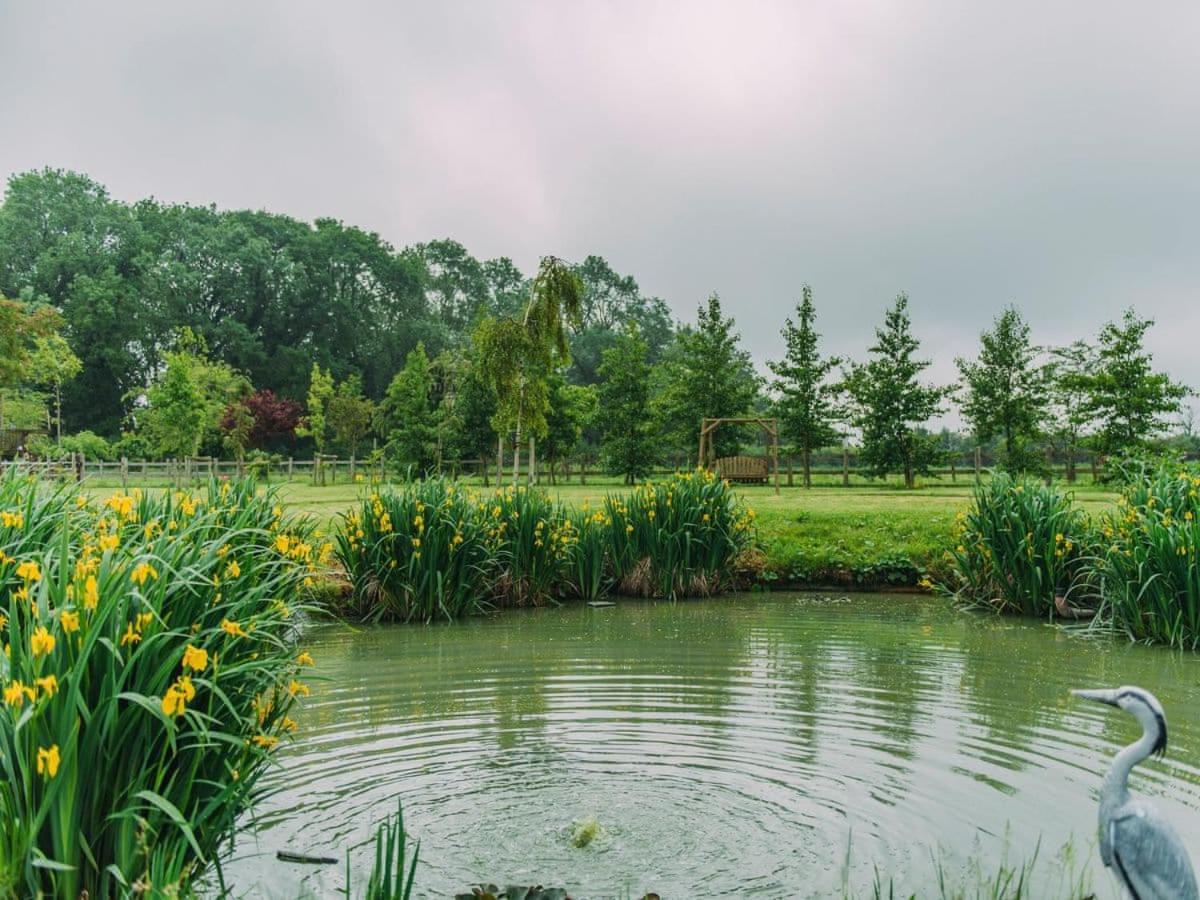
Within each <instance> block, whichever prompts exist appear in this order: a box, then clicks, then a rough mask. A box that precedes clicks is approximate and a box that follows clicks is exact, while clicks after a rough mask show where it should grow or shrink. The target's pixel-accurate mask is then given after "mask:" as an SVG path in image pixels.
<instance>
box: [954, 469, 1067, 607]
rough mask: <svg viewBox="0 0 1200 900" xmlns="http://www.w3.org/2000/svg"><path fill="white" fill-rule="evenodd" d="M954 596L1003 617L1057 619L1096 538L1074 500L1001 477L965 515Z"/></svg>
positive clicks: (958, 533)
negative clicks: (1058, 609) (1057, 603)
mask: <svg viewBox="0 0 1200 900" xmlns="http://www.w3.org/2000/svg"><path fill="white" fill-rule="evenodd" d="M956 538H957V541H958V543H957V545H956V546H955V548H954V550H952V551H950V556H951V559H952V566H953V571H954V583H953V589H954V590H955V592H956V593H957V594H958V595H959V596H960V597H962V598H964V599H966V600H970V601H972V602H974V603H977V604H981V605H987V606H990V607H991V608H994V609H996V610H998V611H1001V612H1017V613H1023V614H1025V615H1034V616H1053V615H1054V614H1055V611H1056V607H1055V598H1056V597H1058V596H1062V597H1065V596H1066V595H1067V593H1068V590H1069V588H1070V585H1071V580H1072V576H1073V574H1074V572H1075V571H1077V570H1078V568H1079V565H1078V564H1079V562H1080V559H1081V556H1082V554H1083V550H1084V548H1086V547H1087V546H1088V543H1089V541H1090V536H1089V534H1088V525H1087V522H1086V520H1085V517H1084V515H1083V513H1082V512H1080V511H1079V510H1078V509H1077V508H1076V507H1074V506H1073V505H1072V502H1071V498H1070V497H1068V496H1066V495H1064V494H1062V493H1060V492H1059V491H1058V490H1057V489H1055V488H1053V487H1049V486H1046V485H1044V484H1042V483H1041V482H1037V481H1033V480H1030V479H1019V478H1016V479H1014V478H1011V477H1009V476H1007V475H995V476H993V477H992V479H991V480H990V481H988V482H986V483H983V484H980V485H979V486H978V487H977V488H976V490H975V496H974V499H973V501H972V503H971V506H970V508H969V509H968V510H967V511H966V512H964V513H961V514H960V516H959V521H958V527H957V529H956Z"/></svg>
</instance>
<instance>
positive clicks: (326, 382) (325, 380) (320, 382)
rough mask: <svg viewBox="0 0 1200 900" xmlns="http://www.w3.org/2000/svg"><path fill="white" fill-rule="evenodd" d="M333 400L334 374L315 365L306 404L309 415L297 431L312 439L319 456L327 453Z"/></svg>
mask: <svg viewBox="0 0 1200 900" xmlns="http://www.w3.org/2000/svg"><path fill="white" fill-rule="evenodd" d="M332 399H333V374H332V373H331V372H329V371H328V370H323V369H322V368H321V366H320V365H319V364H318V363H313V367H312V375H311V376H310V378H309V383H308V397H307V398H306V403H305V407H306V409H307V410H308V415H307V416H305V417H304V420H303V422H302V423H301V424H300V427H298V428H297V429H296V434H298V435H300V436H301V437H310V438H312V441H313V446H314V447H316V448H317V453H318V454H321V453H324V452H325V444H326V442H327V441H328V440H329V401H330V400H332Z"/></svg>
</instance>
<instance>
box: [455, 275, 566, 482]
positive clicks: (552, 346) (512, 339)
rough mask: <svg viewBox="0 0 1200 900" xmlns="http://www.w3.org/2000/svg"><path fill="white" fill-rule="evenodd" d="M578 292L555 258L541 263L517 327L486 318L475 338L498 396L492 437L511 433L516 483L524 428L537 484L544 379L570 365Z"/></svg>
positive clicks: (511, 321)
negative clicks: (570, 336)
mask: <svg viewBox="0 0 1200 900" xmlns="http://www.w3.org/2000/svg"><path fill="white" fill-rule="evenodd" d="M582 292H583V288H582V285H581V284H580V282H579V278H578V276H576V274H575V273H574V272H573V271H572V270H571V267H570V266H568V265H567V264H566V263H564V262H563V261H562V260H561V259H558V258H556V257H553V256H547V257H544V258H543V259H542V261H541V265H540V266H539V267H538V273H537V276H536V277H535V278H534V279H533V283H532V285H531V286H530V297H529V303H528V305H526V307H525V312H524V314H523V315H522V317H521V319H520V321H517V320H516V319H512V318H509V317H501V318H489V319H486V320H484V322H482V323H481V325H480V327H479V329H477V331H476V333H475V345H476V350H477V353H478V355H479V361H480V364H481V367H482V372H483V375H484V378H485V379H486V380H487V383H488V384H489V385H490V386H491V387H492V390H494V391H495V393H496V403H497V409H496V417H495V420H494V425H495V428H496V431H497V433H499V434H504V433H505V432H507V431H508V430H509V429H510V428H511V429H513V431H514V432H515V437H514V443H515V445H516V453H515V454H514V457H515V458H514V460H513V481H514V482H515V481H516V480H517V476H518V474H519V472H520V468H521V432H522V428H525V429H527V430H528V432H529V439H530V442H529V458H530V467H529V468H530V472H529V477H530V480H531V481H532V480H534V479H535V478H536V476H535V474H534V472H533V459H534V436H535V435H537V434H543V435H544V434H545V432H546V420H545V416H546V403H547V397H548V390H547V385H546V379H547V378H548V377H549V376H550V374H551V373H552V372H553V371H555V370H556V369H557V368H560V367H561V366H564V365H566V364H567V363H568V362H569V361H570V351H569V347H568V343H567V324H568V323H569V322H574V321H577V320H578V318H579V311H580V307H581V304H582Z"/></svg>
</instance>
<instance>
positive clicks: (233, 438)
mask: <svg viewBox="0 0 1200 900" xmlns="http://www.w3.org/2000/svg"><path fill="white" fill-rule="evenodd" d="M253 432H254V414H253V413H252V412H250V410H249V409H248V408H247V407H246V404H245V403H244V402H242V403H231V404H229V406H227V407H226V408H225V415H224V416H222V417H221V435H222V440H221V443H222V444H224V446H225V448H226V449H227V450H229V452H231V453H232V454H233V458H234V459H236V460H237V465H238V474H241V472H242V470H243V468H244V466H245V462H246V448H247V447H249V446H250V436H251V434H252V433H253Z"/></svg>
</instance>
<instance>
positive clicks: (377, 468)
mask: <svg viewBox="0 0 1200 900" xmlns="http://www.w3.org/2000/svg"><path fill="white" fill-rule="evenodd" d="M750 421H751V422H752V423H754V424H759V425H760V426H761V427H762V428H763V431H764V435H765V436H766V437H767V439H768V443H767V447H766V448H765V449H766V452H765V454H758V455H739V456H732V457H726V458H723V459H721V458H715V457H714V449H713V446H712V443H711V436H712V432H713V429H709V430H708V431H707V432H705V433H703V434H702V436H701V444H700V446H699V448H698V454H697V455H690V454H685V453H682V452H679V453H676V454H673V455H672V456H671V457H669V458H668V459H667V460H664V463H665V464H663V465H660V466H658V467H656V468H655V469H654V470H652V471H651V472H650V477H652V478H661V477H665V476H667V475H670V474H671V473H672V472H678V471H689V470H690V469H692V468H694V467H695V466H696V463H697V460H701V461H702V462H703V463H704V464H705V465H706V466H707V467H709V468H711V469H712V470H713V471H714V472H716V473H717V474H719V475H721V477H725V478H729V479H730V480H731V481H735V482H738V483H741V484H748V485H753V484H761V485H764V486H767V487H770V488H772V489H774V490H775V491H776V492H778V491H779V490H780V488H781V486H783V485H786V486H787V487H793V486H795V485H796V484H802V483H803V482H802V481H801V480H800V478H799V477H798V476H799V475H800V473H801V472H802V471H803V468H804V466H805V465H806V464H807V467H808V471H809V472H810V475H811V477H812V481H813V484H814V485H816V486H820V487H829V486H834V487H836V486H841V487H852V486H855V485H864V486H865V485H870V484H879V483H880V481H879V480H878V479H875V480H872V479H871V478H870V477H869V475H868V474H867V473H866V471H865V469H864V468H863V467H862V466H860V465H859V460H858V457H857V454H856V452H855V451H854V449H853V448H850V447H843V448H838V449H835V450H822V451H820V452H816V453H813V454H811V455H810V457H809V459H808V460H804V459H803V457H801V456H800V455H799V454H797V455H792V454H787V455H782V456H781V454H780V452H779V448H778V443H777V440H778V439H777V437H776V434H777V432H776V433H772V432H771V431H770V430H768V429H769V425H764V424H762V423H763V422H767V423H770V422H771V421H772V420H769V419H767V420H760V419H753V420H750ZM714 428H715V426H714ZM522 456H525V454H524V453H523V454H522ZM496 462H497V460H496V459H495V458H491V459H489V458H482V459H456V460H446V461H445V462H444V464H443V467H442V471H443V474H445V475H447V476H448V477H454V478H464V477H465V478H472V479H476V480H478V481H480V482H481V483H484V484H487V485H494V484H496V483H497V481H496V468H495V464H496ZM539 462H540V464H541V465H540V469H541V475H542V481H543V483H549V484H563V483H566V484H570V483H578V484H587V483H588V480H589V479H599V478H605V477H606V473H605V471H604V469H603V468H602V467H601V466H600V465H599V461H598V460H597V459H596V458H594V457H592V458H578V457H577V458H574V459H566V460H557V461H545V460H540V461H539ZM994 462H995V460H994V459H992V458H991V456H990V455H989V454H988V453H987V452H986V451H985V450H984V449H983V448H980V447H976V448H973V449H969V450H964V451H961V452H954V453H948V454H947V455H946V456H945V460H944V462H943V463H941V464H939V465H937V466H935V467H933V469H932V475H933V476H934V477H936V478H939V479H944V480H946V481H948V482H949V483H951V484H958V483H961V482H963V481H964V479H967V480H970V481H973V480H975V479H977V478H979V477H981V476H982V475H983V474H985V473H986V472H988V471H989V470H990V468H991V466H992V465H993V464H994ZM500 463H501V465H500V471H501V473H502V476H501V478H500V481H499V483H500V484H507V483H510V482H511V477H512V472H513V470H514V466H513V460H512V457H511V456H510V455H509V454H508V453H503V454H501V456H500ZM1047 464H1048V471H1049V472H1050V473H1051V474H1052V475H1053V476H1054V477H1056V478H1060V479H1062V480H1064V481H1067V482H1073V481H1076V480H1088V481H1091V482H1093V483H1094V482H1098V481H1100V480H1101V479H1102V478H1103V477H1104V472H1105V469H1104V465H1103V461H1102V460H1099V459H1097V458H1096V457H1094V456H1092V455H1091V454H1088V455H1083V454H1080V455H1077V456H1076V457H1075V458H1074V459H1073V460H1067V459H1064V458H1062V457H1057V456H1056V457H1053V458H1051V459H1049V460H1048V461H1047ZM14 468H15V469H17V470H18V471H21V472H23V473H28V474H34V475H39V476H42V477H46V478H50V479H55V480H59V481H80V482H92V483H103V484H112V485H119V486H121V487H122V488H127V487H129V486H131V485H138V484H142V485H181V484H195V483H197V482H201V481H206V480H208V479H209V478H238V477H242V476H245V475H249V476H252V477H254V478H257V479H259V480H261V481H264V482H267V483H271V482H273V481H278V482H288V481H291V482H308V483H309V484H312V485H315V486H334V485H352V484H355V483H361V482H379V481H392V480H403V479H404V478H405V477H406V476H407V471H408V470H407V468H406V467H403V466H400V465H397V464H395V463H389V462H385V461H384V460H383V459H381V458H379V457H378V456H375V457H372V458H369V459H362V458H358V457H355V456H348V457H346V456H334V455H330V454H320V455H318V456H316V457H314V458H312V459H296V458H293V457H272V458H270V459H265V458H254V459H246V460H242V461H240V462H239V461H238V460H233V459H218V458H216V457H212V456H192V457H186V458H182V459H164V460H145V459H127V458H125V457H122V458H120V459H116V460H98V459H86V458H84V457H83V456H82V455H80V454H75V455H72V456H68V457H66V458H61V459H36V458H22V459H17V460H14V459H0V475H3V474H5V473H7V472H9V471H10V470H12V469H14ZM519 471H520V477H521V479H522V480H523V481H524V480H528V470H527V469H526V468H525V467H524V466H522V467H521V469H520V470H519ZM785 479H786V480H785ZM898 479H899V476H891V478H889V479H886V481H889V482H892V483H894V482H896V481H897V480H898ZM925 483H929V479H925Z"/></svg>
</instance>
